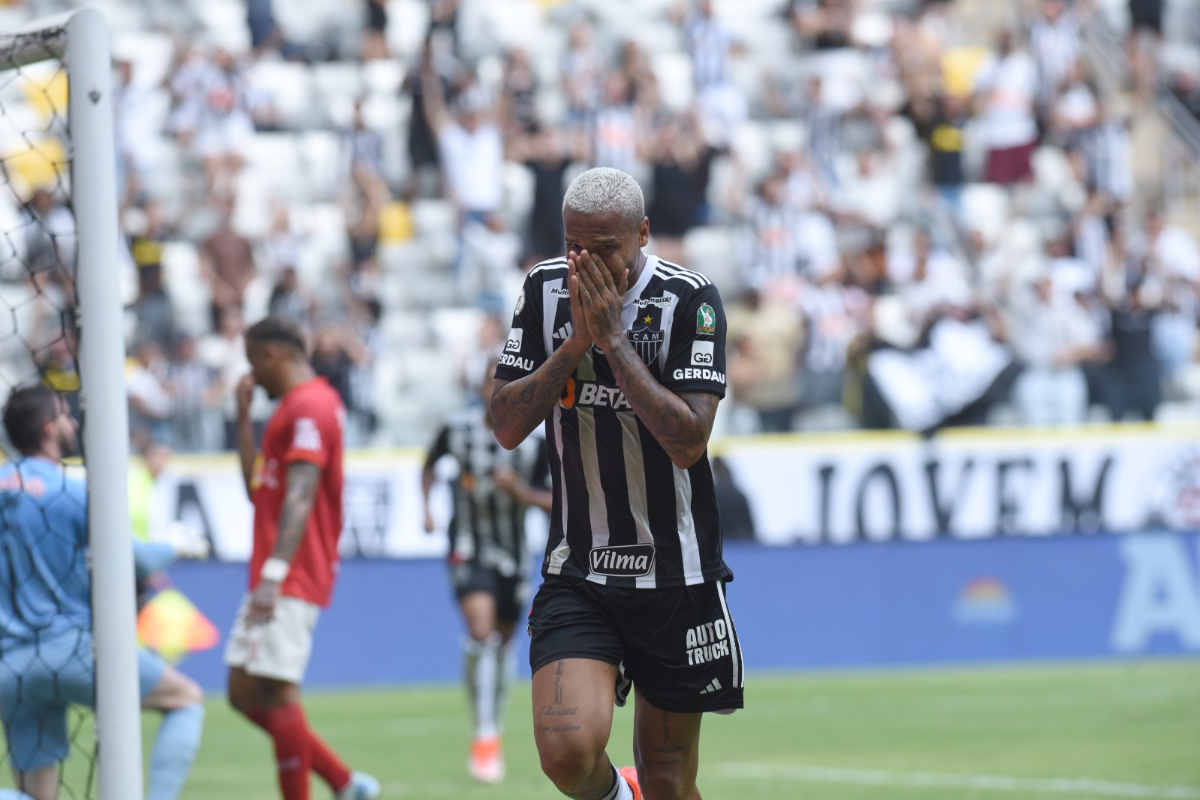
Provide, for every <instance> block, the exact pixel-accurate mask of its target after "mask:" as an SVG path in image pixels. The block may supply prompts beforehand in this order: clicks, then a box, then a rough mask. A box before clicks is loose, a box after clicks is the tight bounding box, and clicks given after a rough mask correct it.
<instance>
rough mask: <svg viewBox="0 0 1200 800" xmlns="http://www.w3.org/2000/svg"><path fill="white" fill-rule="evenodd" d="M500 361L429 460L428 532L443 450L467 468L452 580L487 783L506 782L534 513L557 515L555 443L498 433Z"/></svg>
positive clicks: (476, 773) (478, 762)
mask: <svg viewBox="0 0 1200 800" xmlns="http://www.w3.org/2000/svg"><path fill="white" fill-rule="evenodd" d="M495 369H496V362H495V360H492V361H490V362H489V363H488V364H487V367H486V369H485V372H484V377H483V381H482V383H481V384H480V387H479V392H480V396H481V397H482V399H483V404H482V405H479V406H475V407H472V408H470V409H467V410H466V411H463V412H462V413H460V414H457V415H455V416H454V417H452V418H451V419H450V420H449V421H447V423H446V425H445V426H443V427H442V429H441V430H440V431H439V432H438V435H437V439H436V440H435V441H434V443H433V447H431V448H430V449H429V453H428V454H427V455H426V458H425V468H424V470H423V471H422V473H421V491H422V494H423V496H424V498H425V530H426V531H427V532H432V531H433V530H434V528H435V527H436V524H435V522H434V519H433V516H432V514H431V512H430V507H429V492H430V490H431V489H432V488H433V485H434V481H435V473H434V466H435V465H436V464H437V462H438V460H439V459H441V458H442V457H443V456H447V455H448V456H451V457H453V458H454V460H455V461H456V462H457V464H458V477H457V478H456V479H455V481H454V483H453V484H452V487H451V489H452V492H453V499H454V516H453V517H452V518H451V520H450V525H449V535H450V577H451V581H452V582H453V584H454V593H455V596H456V597H457V598H458V605H459V608H460V609H461V610H462V615H463V620H464V621H465V622H466V623H467V635H468V638H467V640H466V641H465V642H464V650H465V653H464V670H463V672H464V677H465V679H466V683H467V693H468V695H469V696H470V699H471V716H472V720H473V722H474V740H473V741H472V743H471V757H470V761H469V762H468V767H469V770H470V773H471V776H472V777H473V778H475V779H476V780H479V781H484V782H486V783H499V782H500V781H501V780H503V779H504V758H503V755H502V754H501V749H500V736H501V734H502V733H503V727H504V712H505V709H506V708H507V705H508V692H509V687H510V685H511V683H512V678H513V673H514V672H515V669H514V667H513V665H512V663H511V658H510V651H509V646H508V643H509V641H510V640H511V639H512V635H513V629H514V628H515V627H516V623H517V619H518V618H519V617H520V616H521V611H522V610H523V609H524V607H525V604H526V603H527V602H528V600H529V581H528V578H527V575H526V570H527V566H526V565H527V561H526V558H527V555H526V552H525V510H526V508H528V507H529V506H531V505H533V506H537V507H539V508H541V509H542V510H544V511H547V512H549V511H550V502H551V494H550V491H549V490H548V489H546V488H545V486H546V481H547V479H548V478H549V465H548V462H547V460H546V442H545V440H544V439H542V438H541V437H530V438H529V439H526V440H525V441H524V442H523V443H522V445H521V446H520V447H518V448H516V449H514V450H505V449H503V448H502V447H500V444H499V443H498V442H497V441H496V437H495V435H494V434H493V433H492V415H491V413H490V412H489V411H488V408H487V401H488V399H490V398H491V396H492V382H493V374H494V372H495Z"/></svg>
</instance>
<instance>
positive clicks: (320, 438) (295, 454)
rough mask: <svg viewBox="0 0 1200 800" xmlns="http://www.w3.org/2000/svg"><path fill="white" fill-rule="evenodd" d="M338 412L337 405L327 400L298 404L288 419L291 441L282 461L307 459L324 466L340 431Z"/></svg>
mask: <svg viewBox="0 0 1200 800" xmlns="http://www.w3.org/2000/svg"><path fill="white" fill-rule="evenodd" d="M337 414H338V410H337V409H336V408H334V407H332V406H330V405H327V404H324V403H318V402H315V401H309V402H306V403H302V404H297V406H296V408H295V409H294V410H293V411H292V414H291V419H290V420H289V421H288V426H289V428H290V430H289V432H288V437H289V438H290V442H289V443H288V447H287V451H286V453H285V454H284V456H283V463H284V464H291V463H293V462H295V461H307V462H308V463H310V464H315V465H316V466H318V467H321V468H322V469H324V468H325V465H326V464H328V463H329V456H330V454H331V453H332V452H333V448H334V447H335V445H336V439H337V438H338V437H339V436H340V433H341V426H340V425H339V423H338V419H337Z"/></svg>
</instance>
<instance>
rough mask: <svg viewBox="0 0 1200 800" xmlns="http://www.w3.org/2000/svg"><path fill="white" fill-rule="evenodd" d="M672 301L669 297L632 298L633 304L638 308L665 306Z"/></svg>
mask: <svg viewBox="0 0 1200 800" xmlns="http://www.w3.org/2000/svg"><path fill="white" fill-rule="evenodd" d="M673 302H674V300H672V299H671V298H670V297H640V298H638V299H637V300H634V301H633V304H634V305H635V306H637V307H638V308H649V307H650V306H654V307H655V308H666V307H667V306H669V305H671V303H673Z"/></svg>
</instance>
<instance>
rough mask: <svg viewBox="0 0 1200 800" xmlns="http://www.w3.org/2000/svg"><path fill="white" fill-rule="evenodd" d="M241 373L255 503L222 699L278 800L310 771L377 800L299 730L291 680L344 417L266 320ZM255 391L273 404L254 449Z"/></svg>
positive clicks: (298, 661)
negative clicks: (273, 779)
mask: <svg viewBox="0 0 1200 800" xmlns="http://www.w3.org/2000/svg"><path fill="white" fill-rule="evenodd" d="M246 357H247V358H248V359H249V361H250V367H251V374H250V375H247V376H246V377H245V378H243V379H242V381H241V383H239V384H238V387H237V408H238V453H239V455H240V457H241V462H242V476H243V478H244V479H245V482H246V491H247V492H249V494H250V499H251V501H252V502H253V503H254V550H253V553H252V555H251V559H250V593H249V594H247V595H246V598H245V600H243V602H242V605H241V608H240V609H239V610H238V615H237V619H236V620H235V622H234V625H233V631H232V633H231V634H230V636H229V643H228V647H227V648H226V651H225V663H226V664H228V665H229V702H230V703H231V704H232V705H233V707H234V708H235V709H237V710H238V711H240V712H241V713H242V714H244V715H245V716H246V718H247V719H249V720H250V721H251V722H253V723H254V724H255V725H258V726H259V727H260V728H262V729H263V730H264V731H266V732H267V735H268V736H270V737H271V740H272V742H273V743H274V745H275V758H276V766H277V768H278V770H279V786H280V789H281V791H282V793H283V797H284V800H308V797H309V778H308V773H309V770H312V771H313V772H315V773H317V774H318V775H320V776H321V778H322V779H323V780H324V781H325V782H326V783H327V784H329V787H330V788H331V789H332V790H333V792H334V795H335V797H336V798H337V800H364V798H372V797H378V796H379V782H378V781H376V780H375V779H374V778H372V777H371V776H369V775H365V774H363V773H359V772H351V771H350V770H349V769H348V768H347V767H346V765H345V764H344V763H342V761H341V759H339V758H338V757H337V755H336V754H335V753H334V752H333V751H332V750H330V749H329V747H328V746H327V745H326V744H325V743H324V742H323V741H321V739H319V738H318V737H317V735H316V734H315V733H313V731H312V730H310V729H309V727H308V722H307V720H306V719H305V717H304V709H303V707H302V706H301V705H300V682H301V681H302V680H303V679H304V672H305V670H306V669H307V667H308V659H309V655H310V654H311V652H312V635H313V629H314V628H315V627H316V624H317V617H318V616H319V614H320V610H321V608H322V607H323V606H326V605H328V604H329V597H330V594H331V593H332V591H333V579H334V575H335V574H336V571H337V564H338V549H337V544H338V537H339V536H340V535H341V532H342V432H343V427H344V425H345V418H346V411H345V408H344V407H343V406H342V401H341V399H340V398H339V397H338V394H337V392H336V391H335V390H334V389H333V388H332V387H331V386H330V385H329V384H328V383H326V382H325V380H324V379H323V378H318V377H317V376H316V374H315V373H314V372H313V368H312V365H311V364H310V363H309V360H308V347H307V345H306V343H305V339H304V334H303V332H302V331H301V330H300V327H299V326H298V325H297V324H296V323H295V322H292V321H291V320H289V319H285V318H283V317H267V318H266V319H264V320H262V321H261V322H258V323H257V324H255V325H253V326H252V327H251V328H250V329H249V330H247V331H246ZM255 385H258V386H261V387H262V388H263V389H265V390H266V392H267V395H268V396H269V397H270V398H271V399H272V400H279V406H278V408H276V410H275V413H274V415H273V416H272V417H271V420H270V421H269V422H268V423H267V428H266V430H265V432H264V433H263V440H262V449H261V451H258V450H256V448H255V443H254V431H253V427H252V425H251V421H250V401H251V398H252V395H253V392H254V387H255Z"/></svg>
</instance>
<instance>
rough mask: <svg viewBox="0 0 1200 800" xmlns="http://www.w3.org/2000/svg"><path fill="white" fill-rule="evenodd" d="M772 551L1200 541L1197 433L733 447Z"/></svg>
mask: <svg viewBox="0 0 1200 800" xmlns="http://www.w3.org/2000/svg"><path fill="white" fill-rule="evenodd" d="M714 449H715V451H716V452H718V453H719V454H720V455H722V456H723V457H724V460H725V462H726V464H728V466H729V468H730V471H731V474H732V476H733V481H734V482H735V483H736V485H737V486H738V488H739V489H741V491H742V492H744V493H745V495H746V496H747V498H748V500H749V503H750V508H751V510H752V512H753V514H754V520H755V527H756V533H757V537H758V539H759V540H760V541H763V542H767V543H771V544H790V543H793V542H803V543H810V544H816V543H821V542H832V543H849V542H855V541H887V540H891V539H903V540H909V541H922V540H927V539H930V538H933V537H936V536H938V535H944V536H950V537H954V538H960V539H979V538H987V537H990V536H997V535H1029V536H1045V535H1054V534H1061V533H1071V532H1076V531H1082V532H1095V531H1101V530H1104V531H1133V530H1140V529H1143V528H1146V527H1148V526H1164V527H1169V528H1176V529H1186V530H1196V529H1200V427H1196V426H1186V427H1179V426H1172V427H1162V426H1158V427H1156V426H1151V425H1130V426H1123V427H1119V426H1106V427H1103V428H1096V429H1079V430H1075V431H1069V432H1068V431H1030V430H1011V429H1000V428H997V429H974V430H962V431H953V430H951V431H946V432H943V433H942V434H941V435H939V436H938V437H936V438H934V439H931V440H922V439H920V438H918V437H916V436H912V435H909V434H892V433H881V434H868V433H856V434H851V435H808V436H803V435H797V436H787V437H781V438H767V437H760V438H747V439H730V440H726V441H724V442H723V443H721V445H720V446H718V447H717V448H714Z"/></svg>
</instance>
